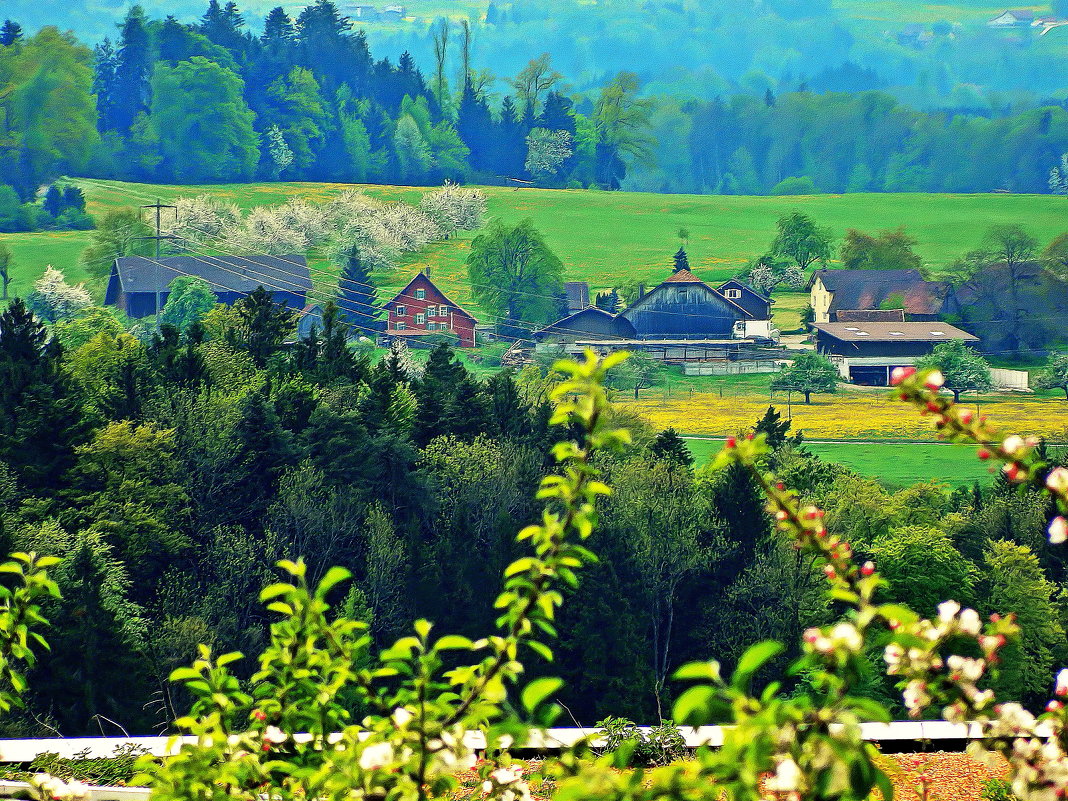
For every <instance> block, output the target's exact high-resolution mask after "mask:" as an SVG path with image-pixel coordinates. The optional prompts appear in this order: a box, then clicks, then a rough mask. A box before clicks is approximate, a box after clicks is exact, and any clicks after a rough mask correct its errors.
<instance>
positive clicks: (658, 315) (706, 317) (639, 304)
mask: <svg viewBox="0 0 1068 801" xmlns="http://www.w3.org/2000/svg"><path fill="white" fill-rule="evenodd" d="M738 299H739V300H740V299H741V298H740V297H739V298H738ZM622 317H624V318H625V319H627V320H629V321H630V323H631V325H633V326H634V330H635V332H636V333H637V337H638V338H639V339H730V338H731V337H732V336H734V330H735V324H736V323H738V322H743V321H748V320H754V319H756V317H755V316H754V315H753V314H751V313H750V312H749V311H747V310H746V309H745V307H743V306H741V305H740V304H739V303H738V302H737V301H736V300H732V299H730V298H728V297H726V295H724V294H723V293H721V292H720V291H719V290H717V289H713V288H712V287H710V286H709V285H708V284H706V283H705V282H704V281H702V280H701V279H700V278H698V277H697V276H696V275H694V274H693V273H691V272H690V271H689V270H679V271H678V272H675V273H672V275H671V277H669V278H668V279H667V280H666V281H664V282H663V283H662V284H660V285H659V286H657V287H655V288H653V289H652V290H651V291H649V292H647V293H645V294H644V295H642V297H640V298H638V299H637V300H636V301H635V302H634V303H633V304H632V305H631V306H628V307H627V308H626V309H624V311H623V313H622Z"/></svg>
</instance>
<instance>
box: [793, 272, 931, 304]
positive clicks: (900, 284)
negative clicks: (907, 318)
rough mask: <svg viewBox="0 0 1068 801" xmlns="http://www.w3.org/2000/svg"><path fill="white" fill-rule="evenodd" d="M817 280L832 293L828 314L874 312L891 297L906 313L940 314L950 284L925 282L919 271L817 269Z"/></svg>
mask: <svg viewBox="0 0 1068 801" xmlns="http://www.w3.org/2000/svg"><path fill="white" fill-rule="evenodd" d="M817 278H818V279H819V280H820V281H821V282H823V286H824V287H826V288H827V290H828V291H829V292H833V293H834V297H833V298H832V299H831V306H830V309H829V311H832V312H837V311H838V310H839V309H852V310H858V309H877V308H879V307H880V306H881V305H882V304H883V303H884V302H886V301H888V300H891V298H892V296H900V298H899V299H900V300H901V301H903V302H904V307H905V313H906V314H939V313H940V312H941V310H942V305H943V303H945V299H946V294H947V293H948V292H949V284H948V283H946V282H945V281H924V280H923V276H922V275H920V271H919V270H817V271H816V272H815V273H813V274H812V280H813V281H815V280H816V279H817Z"/></svg>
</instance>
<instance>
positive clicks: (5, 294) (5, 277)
mask: <svg viewBox="0 0 1068 801" xmlns="http://www.w3.org/2000/svg"><path fill="white" fill-rule="evenodd" d="M10 280H11V279H10V278H8V277H7V275H4V276H3V281H4V297H2V298H0V300H7V285H8V282H9V281H10ZM1065 392H1066V393H1068V390H1065Z"/></svg>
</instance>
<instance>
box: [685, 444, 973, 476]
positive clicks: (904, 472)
mask: <svg viewBox="0 0 1068 801" xmlns="http://www.w3.org/2000/svg"><path fill="white" fill-rule="evenodd" d="M686 444H687V445H689V446H690V451H691V452H692V453H693V455H694V458H695V459H696V460H697V464H704V463H705V462H706V461H707V460H708V459H709V457H710V456H712V454H714V453H716V452H717V451H719V450H720V449H721V448H722V447H723V442H722V441H717V440H705V439H688V440H687V441H686ZM805 447H806V448H808V449H809V450H810V451H811V452H812V453H814V454H816V455H817V456H819V457H820V458H821V459H824V460H826V461H828V462H836V463H838V464H843V465H845V466H846V467H849V468H851V469H853V470H855V471H856V472H858V473H860V474H861V475H865V476H871V477H872V478H876V479H878V480H879V481H880V482H882V483H883V484H885V485H887V486H888V487H904V486H908V485H910V484H915V483H916V482H918V481H929V480H930V479H935V480H937V481H940V482H943V483H945V484H949V485H950V486H953V487H962V486H970V485H971V484H973V483H974V482H976V481H980V482H985V481H989V480H990V473H989V472H988V468H987V465H986V464H984V463H983V462H981V461H979V459H978V458H976V456H975V452H974V450H973V449H970V448H967V447H964V446H960V445H947V444H935V443H921V444H915V445H914V444H909V443H903V442H893V443H890V442H887V443H882V442H880V443H867V444H866V443H855V442H819V443H805Z"/></svg>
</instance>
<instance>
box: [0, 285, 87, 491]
mask: <svg viewBox="0 0 1068 801" xmlns="http://www.w3.org/2000/svg"><path fill="white" fill-rule="evenodd" d="M61 356H62V351H61V349H60V347H59V343H58V342H56V341H55V340H50V339H49V336H48V331H47V329H46V328H45V326H44V324H42V323H41V322H39V321H38V320H36V319H35V318H34V316H33V315H32V314H31V313H30V312H29V310H28V309H27V308H26V306H25V304H24V303H23V302H22V301H21V300H20V299H16V300H15V301H14V302H13V303H12V304H11V305H10V306H8V308H7V309H5V310H4V312H3V313H2V314H0V461H2V462H5V463H6V464H7V465H8V466H9V467H11V468H12V469H13V470H14V471H15V474H16V476H17V477H18V479H19V483H20V485H22V486H23V487H26V488H27V489H30V490H35V489H43V488H48V487H52V486H54V485H55V482H57V481H58V480H59V477H60V476H62V475H63V473H64V472H65V471H66V470H67V468H68V467H69V466H70V465H71V463H72V461H73V457H74V446H75V445H76V444H77V443H78V441H79V440H80V439H81V436H82V433H83V431H84V428H83V426H84V423H83V421H82V415H81V410H80V408H79V404H78V401H77V398H76V395H75V392H74V389H73V387H72V386H71V383H70V380H69V378H68V377H67V374H66V373H65V372H64V370H63V367H62V365H61V363H60V360H61Z"/></svg>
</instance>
